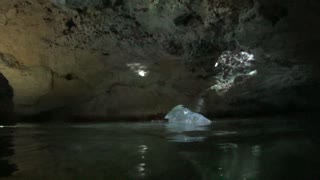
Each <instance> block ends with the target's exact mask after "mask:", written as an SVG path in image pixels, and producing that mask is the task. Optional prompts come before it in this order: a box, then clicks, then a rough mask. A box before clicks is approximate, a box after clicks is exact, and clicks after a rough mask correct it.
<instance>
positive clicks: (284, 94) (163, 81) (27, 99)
mask: <svg viewBox="0 0 320 180" xmlns="http://www.w3.org/2000/svg"><path fill="white" fill-rule="evenodd" d="M0 5H1V9H0V26H1V28H0V38H1V39H2V43H1V44H0V52H1V58H0V70H1V72H2V73H3V74H4V75H5V76H6V77H7V78H8V80H9V81H10V82H11V83H12V87H13V89H14V92H15V98H14V103H15V107H16V110H17V112H18V113H22V114H37V113H41V112H50V111H51V112H52V111H53V112H54V111H56V110H57V109H64V111H63V113H69V114H71V115H73V116H78V117H85V116H88V117H92V116H96V117H108V116H109V117H130V116H132V117H142V116H152V115H155V114H165V113H167V112H168V111H169V110H170V108H171V107H173V106H175V105H177V104H184V105H186V106H187V107H190V109H191V110H193V111H198V112H201V113H203V114H210V115H214V116H230V115H249V116H250V115H257V114H264V113H269V112H270V111H272V112H276V113H283V112H290V111H310V110H317V109H318V108H319V105H318V104H319V103H318V102H319V100H320V98H319V95H318V93H317V92H318V90H319V89H320V85H319V73H318V70H319V61H318V54H317V48H316V47H317V44H318V42H319V40H320V36H319V33H318V32H319V30H320V26H319V23H318V21H317V17H318V10H317V8H316V7H320V4H319V2H317V1H315V0H311V1H305V2H302V1H297V0H295V1H287V0H281V1H267V0H254V1H251V0H245V1H241V2H240V1H235V0H228V1H222V0H203V1H191V0H184V1H159V0H154V1H149V0H143V1H141V0H139V1H138V0H132V1H122V0H106V1H105V0H91V1H89V0H86V1H80V0H72V1H65V0H51V1H49V0H28V1H20V0H12V1H9V0H5V1H2V2H0ZM306 27H309V28H306ZM229 51H230V52H234V53H239V52H246V53H249V54H252V55H253V56H254V58H255V63H254V68H255V69H254V70H256V75H255V76H254V77H250V78H246V77H244V76H238V75H236V77H234V78H231V79H233V80H234V82H235V83H233V85H232V87H228V89H227V91H226V92H225V93H223V94H221V93H219V92H218V91H216V90H214V89H210V87H213V86H215V85H217V77H219V76H220V75H222V74H221V72H222V71H221V70H219V68H216V67H215V64H216V63H217V62H219V57H221V55H223V54H224V52H229ZM237 71H239V72H240V71H241V70H239V69H238V70H237ZM248 73H251V71H250V72H248ZM229 74H230V73H229ZM231 74H232V73H231ZM199 102H201V103H199ZM53 114H54V113H53Z"/></svg>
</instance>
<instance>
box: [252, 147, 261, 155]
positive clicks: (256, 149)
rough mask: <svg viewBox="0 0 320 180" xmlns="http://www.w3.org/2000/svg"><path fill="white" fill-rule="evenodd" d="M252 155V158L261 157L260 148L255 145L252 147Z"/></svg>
mask: <svg viewBox="0 0 320 180" xmlns="http://www.w3.org/2000/svg"><path fill="white" fill-rule="evenodd" d="M251 152H252V155H253V156H260V155H261V146H259V145H256V146H253V147H252V151H251Z"/></svg>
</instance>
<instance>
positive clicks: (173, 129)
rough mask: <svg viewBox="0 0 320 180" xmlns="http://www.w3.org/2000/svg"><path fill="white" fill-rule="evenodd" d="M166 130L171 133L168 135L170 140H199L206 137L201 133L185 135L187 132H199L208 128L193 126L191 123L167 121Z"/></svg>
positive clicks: (185, 141)
mask: <svg viewBox="0 0 320 180" xmlns="http://www.w3.org/2000/svg"><path fill="white" fill-rule="evenodd" d="M165 127H166V131H167V132H168V133H172V134H173V135H172V136H170V137H168V140H169V141H170V142H184V143H187V142H200V141H203V140H205V139H206V137H205V136H201V135H196V136H195V135H193V136H190V135H187V134H186V133H188V132H201V131H207V130H209V127H208V126H195V125H193V124H182V123H181V124H179V123H167V124H166V125H165Z"/></svg>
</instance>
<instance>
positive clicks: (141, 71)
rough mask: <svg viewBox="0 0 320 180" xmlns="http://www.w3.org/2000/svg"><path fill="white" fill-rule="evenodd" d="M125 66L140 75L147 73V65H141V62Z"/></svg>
mask: <svg viewBox="0 0 320 180" xmlns="http://www.w3.org/2000/svg"><path fill="white" fill-rule="evenodd" d="M127 67H129V68H130V69H131V70H132V71H133V72H135V73H136V74H137V75H138V76H141V77H145V76H147V75H148V74H149V71H148V70H147V69H148V68H147V66H145V65H142V64H141V63H130V64H127Z"/></svg>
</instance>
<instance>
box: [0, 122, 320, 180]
mask: <svg viewBox="0 0 320 180" xmlns="http://www.w3.org/2000/svg"><path fill="white" fill-rule="evenodd" d="M232 126H234V123H233V124H232ZM16 127H17V128H14V129H11V130H13V131H14V145H15V146H14V154H13V150H12V149H11V147H12V138H11V137H12V136H11V134H12V132H10V131H3V130H8V129H7V128H2V129H0V141H1V145H5V146H0V148H1V150H0V154H1V161H0V162H1V163H0V168H1V169H0V170H1V171H0V173H2V174H1V175H2V176H3V175H4V172H7V174H5V175H10V174H12V172H13V171H14V169H15V168H16V166H15V165H12V164H10V163H11V162H14V163H15V164H17V166H18V167H19V170H18V171H15V173H13V174H12V176H10V177H6V179H9V180H10V179H19V178H21V179H50V178H52V177H54V178H55V179H62V180H63V179H97V180H99V179H101V180H102V179H155V180H157V179H159V180H161V179H183V180H185V179H190V180H193V179H201V180H202V179H203V180H212V179H218V180H219V179H224V180H249V179H251V180H257V179H259V180H270V179H272V180H277V179H317V177H320V172H319V171H318V169H319V168H318V167H320V155H319V152H320V147H319V145H318V144H316V143H314V142H312V141H310V140H309V139H308V137H306V136H305V135H299V134H297V133H296V132H294V133H291V132H290V130H291V129H290V128H287V129H285V128H284V130H282V131H281V133H274V132H275V131H269V130H268V129H263V132H264V134H262V135H261V134H257V132H260V131H257V130H256V127H255V126H253V128H252V129H250V128H249V127H248V126H245V128H239V126H238V127H237V128H232V127H227V126H221V125H219V123H215V124H214V125H213V126H208V127H196V128H195V129H192V128H190V127H184V126H171V125H170V124H160V123H136V124H135V123H110V124H94V125H92V124H91V125H81V126H80V125H77V126H74V125H70V126H68V125H66V124H63V125H61V126H59V125H52V124H50V125H41V126H37V127H36V126H20V125H18V126H16ZM267 127H268V128H269V127H271V128H272V129H274V128H275V126H270V124H268V126H267ZM301 147H303V148H301ZM10 149H11V150H10ZM4 152H5V153H4ZM4 157H5V158H4ZM3 160H5V161H3ZM3 164H5V165H3ZM39 167H40V168H41V169H40V170H39ZM5 168H7V169H9V170H6V169H5Z"/></svg>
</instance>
